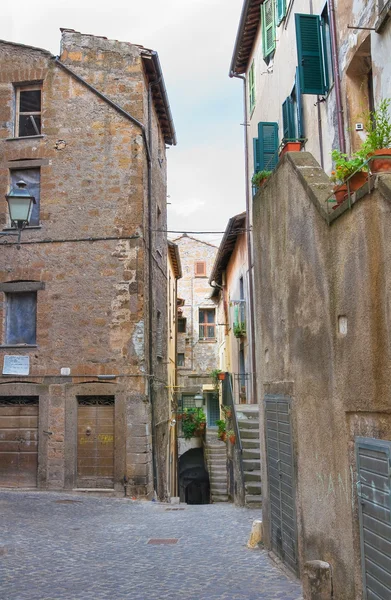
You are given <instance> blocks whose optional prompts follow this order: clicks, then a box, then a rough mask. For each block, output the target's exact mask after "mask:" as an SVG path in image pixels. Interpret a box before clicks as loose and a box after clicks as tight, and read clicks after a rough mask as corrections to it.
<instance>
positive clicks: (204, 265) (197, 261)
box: [194, 260, 206, 277]
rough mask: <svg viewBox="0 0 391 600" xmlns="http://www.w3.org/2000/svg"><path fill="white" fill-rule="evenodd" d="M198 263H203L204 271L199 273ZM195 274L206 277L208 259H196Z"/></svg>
mask: <svg viewBox="0 0 391 600" xmlns="http://www.w3.org/2000/svg"><path fill="white" fill-rule="evenodd" d="M197 265H202V273H199V272H198V270H197ZM194 276H195V277H206V261H205V260H196V261H195V263H194Z"/></svg>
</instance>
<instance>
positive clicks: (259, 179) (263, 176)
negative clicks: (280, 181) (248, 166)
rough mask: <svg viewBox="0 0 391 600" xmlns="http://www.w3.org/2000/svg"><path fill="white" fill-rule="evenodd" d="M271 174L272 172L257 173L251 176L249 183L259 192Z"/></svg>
mask: <svg viewBox="0 0 391 600" xmlns="http://www.w3.org/2000/svg"><path fill="white" fill-rule="evenodd" d="M272 173H273V171H266V170H263V171H257V172H256V173H254V175H253V176H252V179H251V183H252V184H253V186H254V187H255V188H257V190H259V188H260V187H261V186H262V185H263V184H264V183H265V181H266V180H267V179H268V177H270V175H271V174H272Z"/></svg>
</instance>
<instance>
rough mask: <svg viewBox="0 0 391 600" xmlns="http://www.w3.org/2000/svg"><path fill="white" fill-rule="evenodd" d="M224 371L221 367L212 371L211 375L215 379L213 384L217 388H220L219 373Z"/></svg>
mask: <svg viewBox="0 0 391 600" xmlns="http://www.w3.org/2000/svg"><path fill="white" fill-rule="evenodd" d="M222 372H223V371H222V370H221V369H213V371H211V372H210V376H211V378H212V379H213V385H214V387H215V390H218V389H219V373H222Z"/></svg>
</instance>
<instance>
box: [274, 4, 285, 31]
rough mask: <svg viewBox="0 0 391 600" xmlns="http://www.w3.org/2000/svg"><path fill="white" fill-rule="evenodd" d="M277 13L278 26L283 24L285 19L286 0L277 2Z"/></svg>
mask: <svg viewBox="0 0 391 600" xmlns="http://www.w3.org/2000/svg"><path fill="white" fill-rule="evenodd" d="M276 11H277V25H279V24H280V23H281V21H282V20H283V19H285V15H286V0H277V2H276Z"/></svg>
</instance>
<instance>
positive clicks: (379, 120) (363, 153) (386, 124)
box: [357, 98, 391, 160]
mask: <svg viewBox="0 0 391 600" xmlns="http://www.w3.org/2000/svg"><path fill="white" fill-rule="evenodd" d="M390 105H391V98H384V99H383V100H382V101H381V102H380V104H379V106H378V107H377V108H376V110H372V111H366V112H364V113H362V114H361V115H360V117H361V118H362V120H363V122H364V127H365V129H366V131H367V137H366V139H365V141H364V142H363V144H362V146H361V148H360V150H359V151H358V152H357V154H358V155H359V156H360V157H361V158H363V159H364V160H365V159H366V158H367V156H368V154H370V153H371V152H375V150H381V149H382V148H390V147H391V115H390Z"/></svg>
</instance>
